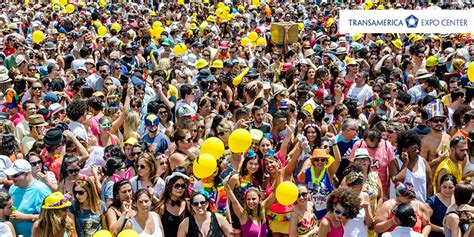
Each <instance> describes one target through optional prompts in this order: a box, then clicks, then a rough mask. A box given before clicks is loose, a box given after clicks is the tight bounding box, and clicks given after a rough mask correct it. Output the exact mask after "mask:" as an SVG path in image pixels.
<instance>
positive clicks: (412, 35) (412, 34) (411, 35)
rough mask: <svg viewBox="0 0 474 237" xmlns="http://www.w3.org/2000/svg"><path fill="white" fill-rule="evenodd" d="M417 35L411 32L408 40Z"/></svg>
mask: <svg viewBox="0 0 474 237" xmlns="http://www.w3.org/2000/svg"><path fill="white" fill-rule="evenodd" d="M415 35H416V34H414V33H411V34H409V35H408V40H412V39H413V37H415Z"/></svg>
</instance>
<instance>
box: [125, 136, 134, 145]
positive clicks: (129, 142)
mask: <svg viewBox="0 0 474 237" xmlns="http://www.w3.org/2000/svg"><path fill="white" fill-rule="evenodd" d="M137 142H138V140H137V139H136V138H135V137H129V138H128V139H127V140H126V141H125V142H124V143H123V144H124V145H125V144H128V145H132V146H133V145H135V144H136V143H137Z"/></svg>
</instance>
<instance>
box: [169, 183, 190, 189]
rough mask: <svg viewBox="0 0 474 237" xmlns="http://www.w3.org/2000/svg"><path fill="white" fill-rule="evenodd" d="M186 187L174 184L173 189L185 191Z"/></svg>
mask: <svg viewBox="0 0 474 237" xmlns="http://www.w3.org/2000/svg"><path fill="white" fill-rule="evenodd" d="M187 187H188V185H187V184H174V185H173V188H175V189H186V188H187Z"/></svg>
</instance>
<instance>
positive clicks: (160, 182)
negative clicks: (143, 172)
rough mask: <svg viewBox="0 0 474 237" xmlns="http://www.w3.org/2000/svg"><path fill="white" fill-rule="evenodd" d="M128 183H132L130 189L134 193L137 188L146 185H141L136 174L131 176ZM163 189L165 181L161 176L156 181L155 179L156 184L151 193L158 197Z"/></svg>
mask: <svg viewBox="0 0 474 237" xmlns="http://www.w3.org/2000/svg"><path fill="white" fill-rule="evenodd" d="M130 183H132V190H133V192H134V193H135V192H137V190H138V189H141V188H146V187H142V182H141V181H139V180H138V176H133V177H132V178H131V179H130ZM164 191H165V181H164V180H163V179H162V178H158V181H156V184H155V186H154V187H153V194H154V195H155V197H160V196H161V194H163V192H164Z"/></svg>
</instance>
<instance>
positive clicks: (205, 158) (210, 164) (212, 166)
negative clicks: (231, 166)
mask: <svg viewBox="0 0 474 237" xmlns="http://www.w3.org/2000/svg"><path fill="white" fill-rule="evenodd" d="M216 168H217V161H216V159H215V158H214V156H212V155H210V154H201V155H199V159H196V160H194V163H193V173H194V176H196V178H198V179H204V178H207V177H209V176H211V175H212V174H213V173H214V171H216Z"/></svg>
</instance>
